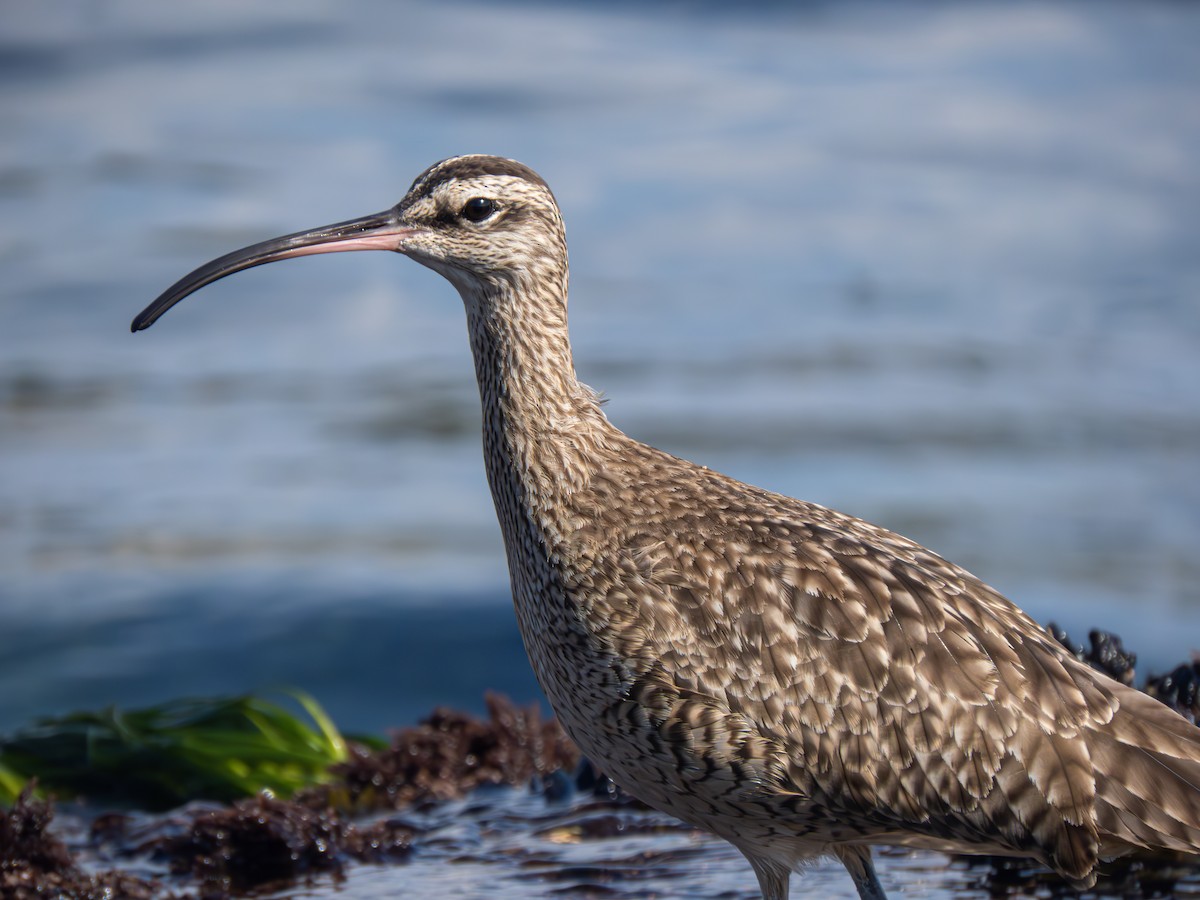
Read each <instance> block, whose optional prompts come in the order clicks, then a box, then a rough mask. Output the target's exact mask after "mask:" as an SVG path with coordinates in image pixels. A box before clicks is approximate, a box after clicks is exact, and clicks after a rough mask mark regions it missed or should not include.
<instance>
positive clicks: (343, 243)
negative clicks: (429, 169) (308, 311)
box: [130, 208, 418, 332]
mask: <svg viewBox="0 0 1200 900" xmlns="http://www.w3.org/2000/svg"><path fill="white" fill-rule="evenodd" d="M417 231H418V229H416V228H413V227H411V226H409V225H405V224H404V223H403V222H402V220H401V218H400V213H399V211H398V210H397V209H395V208H393V209H389V210H387V211H385V212H381V213H376V214H374V215H371V216H363V217H362V218H361V219H350V220H349V221H346V222H338V223H337V224H336V225H326V226H324V227H323V228H314V229H312V230H311V231H298V232H296V233H295V234H287V235H284V236H283V237H277V238H272V239H271V240H269V241H262V242H261V243H258V244H252V245H251V246H249V247H244V248H242V249H241V250H234V251H233V252H232V253H226V254H225V255H224V256H222V257H220V258H219V259H214V260H213V261H212V262H209V263H205V264H204V265H202V266H201V267H200V268H198V269H196V270H195V271H194V272H192V273H190V274H188V275H185V276H184V277H183V278H180V279H179V280H178V281H177V282H175V283H174V284H173V285H171V286H170V287H169V288H167V289H166V290H165V291H163V293H162V294H160V295H159V297H158V299H157V300H155V301H154V302H153V303H151V304H150V305H149V306H147V307H146V308H145V309H144V310H142V311H141V312H140V313H138V315H137V318H135V319H134V320H133V324H132V325H131V326H130V331H135V332H136V331H141V330H143V329H145V328H149V327H150V326H151V325H153V324H154V323H155V322H156V321H158V317H159V316H161V315H162V314H163V313H165V312H166V311H167V310H168V309H170V308H171V307H172V306H174V305H175V304H176V303H178V302H179V301H180V300H182V299H183V298H184V297H186V296H188V295H189V294H192V293H194V292H195V291H198V290H200V288H202V287H204V286H205V285H206V284H212V283H213V282H214V281H216V280H217V279H219V278H224V277H225V276H226V275H232V274H233V273H234V272H240V271H242V270H243V269H250V268H253V267H254V266H261V265H264V264H265V263H270V262H275V261H277V260H280V259H291V258H293V257H296V256H310V255H312V254H314V253H340V252H342V251H345V250H395V251H400V250H402V249H403V247H404V242H405V240H406V239H407V238H408V237H410V236H411V235H413V234H415V233H416V232H417Z"/></svg>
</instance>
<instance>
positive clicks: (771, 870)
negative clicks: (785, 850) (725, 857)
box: [738, 848, 792, 900]
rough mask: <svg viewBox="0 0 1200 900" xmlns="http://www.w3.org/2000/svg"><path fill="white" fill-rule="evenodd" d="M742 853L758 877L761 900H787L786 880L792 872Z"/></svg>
mask: <svg viewBox="0 0 1200 900" xmlns="http://www.w3.org/2000/svg"><path fill="white" fill-rule="evenodd" d="M738 849H741V848H738ZM742 853H743V854H745V856H746V859H748V860H750V865H752V866H753V867H754V874H755V875H757V876H758V889H759V890H760V891H762V895H763V900H787V895H788V880H789V879H790V878H791V875H792V870H791V869H789V868H788V867H787V866H781V865H780V864H779V863H777V862H775V861H774V860H770V859H765V858H763V857H761V856H751V855H750V854H749V853H746V851H745V850H742Z"/></svg>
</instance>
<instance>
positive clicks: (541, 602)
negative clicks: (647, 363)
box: [132, 154, 1200, 900]
mask: <svg viewBox="0 0 1200 900" xmlns="http://www.w3.org/2000/svg"><path fill="white" fill-rule="evenodd" d="M565 234H566V233H565V228H564V224H563V218H562V214H561V212H560V209H559V205H558V203H557V201H556V199H555V197H554V194H553V193H552V192H551V189H550V187H549V186H548V185H547V183H546V181H545V180H543V179H542V177H541V176H539V175H538V174H537V173H536V172H534V171H533V170H532V169H530V168H529V167H527V166H525V165H523V164H522V163H519V162H517V161H515V160H511V159H505V158H502V157H497V156H489V155H482V154H471V155H465V156H456V157H452V158H450V159H446V160H443V161H441V162H439V163H436V164H435V165H433V166H431V167H430V168H428V169H426V170H425V171H424V172H423V173H422V174H421V175H420V176H418V177H417V179H416V180H415V181H414V182H413V184H412V186H411V188H410V189H409V190H408V192H407V193H406V194H405V196H404V198H403V199H402V200H401V201H400V202H399V203H398V204H397V205H396V206H394V207H392V208H390V209H388V210H386V211H384V212H382V213H377V214H374V215H369V216H365V217H362V218H358V219H351V220H348V221H345V222H340V223H337V224H334V225H330V226H325V227H322V228H317V229H313V230H309V231H302V232H297V233H294V234H289V235H286V236H284V237H280V238H275V239H272V240H267V241H263V242H261V243H257V244H254V245H252V246H250V247H246V248H244V249H242V250H237V251H234V252H232V253H229V254H226V255H225V256H222V257H220V258H218V259H215V260H213V261H212V262H210V263H207V264H205V265H203V266H200V267H199V268H197V269H196V270H195V271H193V272H191V273H190V274H188V275H186V276H185V277H183V278H182V279H180V280H179V281H178V282H176V283H175V284H174V285H173V286H172V287H170V288H169V289H168V290H166V291H165V292H164V293H162V294H161V295H160V296H159V297H158V298H157V299H156V300H155V301H154V302H153V303H151V304H150V305H149V306H147V307H146V309H145V310H144V311H143V312H142V313H140V314H139V315H138V316H137V317H136V318H135V319H134V321H133V324H132V330H133V331H135V332H136V331H140V330H142V329H145V328H148V327H149V326H150V325H152V324H153V323H154V322H155V321H156V320H157V319H158V318H159V317H160V316H161V315H162V314H163V313H164V312H166V311H167V310H168V309H170V308H171V307H172V306H174V305H175V304H176V303H178V302H179V301H180V300H182V299H183V298H185V297H187V296H188V295H190V294H192V293H193V292H195V291H197V290H198V289H200V288H202V287H204V286H205V285H207V284H210V283H212V282H214V281H216V280H217V279H220V278H224V277H225V276H227V275H230V274H233V273H234V272H238V271H241V270H243V269H247V268H250V267H252V266H258V265H262V264H264V263H269V262H274V261H277V260H284V259H290V258H292V257H300V256H307V255H311V254H317V253H331V252H339V251H355V250H384V251H394V252H396V253H399V254H402V255H403V256H406V257H409V258H410V259H413V260H415V261H416V262H418V263H420V264H422V265H424V266H426V267H428V268H430V269H432V270H433V271H435V272H438V273H440V274H441V275H442V276H444V277H445V278H446V280H448V281H449V282H450V283H451V284H452V285H453V286H454V287H455V288H456V289H457V291H458V293H459V295H460V297H461V300H462V303H463V306H464V309H465V313H466V322H467V332H468V336H469V341H470V346H471V351H472V356H473V359H474V367H475V375H476V380H477V382H478V387H479V395H480V402H481V406H482V413H483V415H482V426H483V458H484V464H485V468H486V474H487V480H488V484H489V487H490V490H491V494H492V498H493V501H494V505H495V511H496V516H497V519H498V521H499V525H500V530H501V532H502V535H503V540H504V548H505V555H506V559H507V563H508V569H509V576H510V585H511V590H512V599H513V605H514V608H515V612H516V618H517V621H518V624H519V627H520V631H521V635H522V637H523V640H524V644H525V648H526V650H527V653H528V656H529V660H530V663H531V665H532V667H533V670H534V672H535V674H536V675H537V678H538V682H539V684H540V685H541V688H542V690H543V692H544V693H545V695H546V698H547V699H548V700H549V702H550V705H551V707H552V708H553V710H554V713H555V715H556V716H557V717H558V719H559V721H560V723H561V724H562V726H563V728H564V729H565V731H566V733H567V734H568V735H569V736H570V737H571V739H572V740H574V741H575V743H577V744H578V745H579V747H580V748H581V749H582V751H583V752H584V753H585V754H586V755H587V756H588V757H589V758H590V759H591V760H592V761H593V762H594V763H595V764H596V765H597V766H598V767H600V768H601V769H602V770H603V771H604V772H605V773H606V774H607V775H609V776H610V777H611V778H612V779H613V781H615V782H616V783H617V784H618V785H619V786H620V787H621V788H623V789H624V790H626V791H627V792H628V793H630V794H632V795H633V796H635V797H637V798H639V799H641V800H642V801H644V802H645V803H647V804H649V805H650V806H652V807H654V808H656V809H658V810H661V811H663V812H665V813H669V814H671V815H673V816H676V817H678V818H679V819H681V820H683V821H684V822H685V823H688V824H690V825H692V826H694V827H696V828H698V829H702V830H706V831H708V832H711V833H713V834H715V835H717V836H719V837H721V838H723V839H725V840H727V841H728V842H729V843H731V844H732V845H733V846H734V847H736V848H737V850H739V851H740V852H741V853H742V854H743V855H744V856H745V857H746V859H747V861H748V862H749V863H750V866H751V868H752V869H753V871H754V873H755V875H756V876H757V880H758V886H759V889H760V891H761V894H762V896H763V898H764V900H784V898H786V897H787V896H788V891H789V882H790V876H791V875H792V874H793V873H796V872H799V871H801V870H802V869H803V868H804V866H805V864H806V863H808V862H809V861H811V860H813V859H816V858H819V857H829V856H832V857H835V858H837V859H838V860H840V861H841V862H842V863H843V864H844V865H845V867H846V869H847V871H848V872H849V874H850V876H851V878H852V879H853V881H854V886H855V888H856V890H857V892H858V894H859V896H860V897H861V898H863V900H879V898H884V897H885V892H884V889H883V886H882V885H881V883H880V881H879V878H878V876H877V875H876V872H875V868H874V865H873V863H872V855H871V853H872V847H874V846H878V845H893V846H900V847H910V848H926V849H932V850H937V851H947V852H953V853H966V854H972V853H975V854H980V853H982V854H989V855H996V856H1008V857H1020V858H1027V859H1030V860H1033V861H1035V862H1036V863H1039V864H1041V865H1044V866H1046V867H1048V868H1050V869H1052V870H1054V871H1056V872H1058V873H1059V874H1060V875H1061V876H1063V877H1064V878H1065V879H1067V880H1068V881H1069V882H1070V883H1071V884H1073V885H1074V886H1076V887H1077V888H1080V889H1085V888H1087V887H1089V886H1091V885H1093V884H1094V883H1095V880H1096V877H1097V869H1098V866H1100V865H1101V864H1102V862H1103V861H1105V860H1109V859H1112V858H1115V857H1119V856H1123V855H1126V854H1131V853H1141V852H1146V851H1150V852H1160V851H1161V852H1174V853H1180V854H1189V855H1194V854H1197V853H1198V852H1200V729H1197V727H1196V726H1194V725H1193V724H1192V723H1191V722H1189V721H1187V720H1186V719H1184V718H1183V717H1182V716H1180V715H1178V714H1177V713H1175V712H1173V711H1171V710H1169V709H1168V708H1167V707H1166V706H1164V705H1162V704H1161V703H1159V702H1158V701H1156V700H1154V699H1152V698H1150V697H1148V696H1147V695H1145V694H1143V693H1141V692H1139V691H1136V690H1134V689H1133V688H1130V687H1127V686H1126V685H1124V684H1120V683H1118V682H1117V681H1115V680H1113V679H1111V678H1109V677H1107V676H1105V675H1103V674H1101V673H1099V672H1097V671H1095V670H1093V669H1091V668H1090V667H1088V666H1086V665H1085V664H1084V663H1082V662H1080V661H1078V660H1077V659H1075V658H1074V657H1072V656H1071V655H1070V654H1069V653H1067V652H1066V651H1065V649H1064V648H1063V647H1062V646H1061V645H1060V644H1059V643H1058V642H1057V641H1056V640H1054V639H1053V637H1052V636H1051V635H1050V634H1049V633H1048V632H1047V631H1046V630H1045V629H1044V628H1043V627H1042V626H1040V625H1039V624H1038V623H1037V622H1036V621H1034V620H1033V619H1032V618H1030V617H1029V616H1028V615H1027V614H1026V613H1024V612H1023V611H1022V610H1020V609H1019V608H1018V607H1017V606H1016V605H1015V604H1013V603H1012V602H1011V601H1009V600H1008V599H1006V598H1005V597H1004V596H1002V595H1001V594H1000V593H998V592H997V591H996V590H994V589H993V588H991V587H989V586H988V585H986V584H985V583H983V582H982V581H981V580H980V579H978V578H977V577H975V576H974V575H972V574H970V573H969V572H967V571H966V570H964V569H962V568H960V567H958V566H956V565H954V564H953V563H951V562H949V561H947V560H946V559H944V558H942V557H941V556H939V555H937V554H936V553H934V552H933V551H931V550H928V549H926V548H925V547H923V546H921V545H920V544H918V543H916V542H915V541H912V540H909V539H908V538H905V537H903V536H901V535H899V534H896V533H894V532H892V531H890V530H888V529H886V528H883V527H880V526H877V525H873V524H870V523H868V522H866V521H863V520H862V519H858V518H855V517H853V516H850V515H847V514H845V513H841V512H838V511H836V510H833V509H830V508H827V507H824V506H820V505H817V504H815V503H810V502H805V501H802V500H796V499H793V498H791V497H787V496H784V495H782V494H778V493H774V492H771V491H769V490H765V489H762V488H758V487H754V486H751V485H748V484H744V483H742V482H739V481H737V480H734V479H733V478H730V477H727V476H725V475H722V474H720V473H718V472H715V471H713V470H711V469H709V468H707V467H704V466H702V465H697V464H695V463H692V462H688V461H686V460H683V459H680V458H678V457H676V456H673V455H671V454H669V453H667V452H664V451H662V450H659V449H656V448H654V447H651V446H649V445H647V444H644V443H641V442H639V441H637V440H635V439H634V438H632V437H629V436H627V435H626V434H624V433H623V432H622V431H620V430H619V429H618V428H617V427H616V426H615V425H613V424H612V423H611V422H610V421H609V419H608V416H607V414H606V412H605V410H604V409H603V408H602V402H601V399H600V395H599V394H598V393H597V392H596V391H594V390H593V389H592V388H590V387H588V386H587V385H585V384H583V383H582V382H581V381H580V380H579V379H578V377H577V375H576V372H575V366H574V362H573V357H572V350H571V343H570V340H569V335H568V329H567V288H568V266H567V242H566V236H565Z"/></svg>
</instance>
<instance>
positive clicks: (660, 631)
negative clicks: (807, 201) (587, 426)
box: [514, 436, 1200, 882]
mask: <svg viewBox="0 0 1200 900" xmlns="http://www.w3.org/2000/svg"><path fill="white" fill-rule="evenodd" d="M602 456H603V458H602V459H597V461H596V465H595V466H594V467H593V471H594V474H593V476H592V477H591V478H590V480H589V481H588V483H587V485H586V487H585V488H584V489H582V490H579V491H576V492H574V493H573V494H572V495H571V496H570V498H569V500H564V501H563V502H562V503H561V504H560V508H559V509H558V510H557V511H556V512H555V519H556V523H557V524H556V525H555V527H554V528H553V529H551V539H550V540H549V541H548V542H547V545H546V551H547V564H546V565H547V568H546V572H547V573H550V574H549V575H548V577H547V578H545V579H543V580H542V583H541V585H540V588H534V587H533V586H530V585H526V587H525V588H524V589H523V590H524V593H525V594H526V595H527V596H526V600H525V603H528V602H529V601H532V602H534V603H536V604H539V605H540V609H539V612H538V615H540V616H542V617H543V620H542V621H541V622H540V624H538V625H537V626H530V627H526V628H524V630H525V632H526V641H527V644H529V649H530V656H531V659H532V660H533V662H534V666H535V669H536V670H537V671H538V674H539V677H540V678H541V679H542V682H543V686H544V687H545V689H546V691H547V693H548V695H549V696H550V698H551V701H552V703H553V704H554V706H555V709H556V712H557V713H558V714H559V716H560V717H561V718H562V720H563V721H564V724H565V725H566V727H567V729H568V731H569V732H570V733H571V735H572V737H574V738H575V739H576V740H577V741H578V742H579V743H580V744H581V745H582V746H583V747H584V749H585V751H586V752H588V753H589V754H590V755H593V756H594V757H596V758H598V759H602V760H605V761H607V763H608V767H609V768H610V769H613V771H612V772H611V774H613V775H614V777H615V778H616V780H617V781H618V783H620V784H622V785H623V786H625V787H627V788H628V789H629V790H631V791H632V792H633V793H634V794H638V795H640V796H642V797H643V799H645V800H646V801H647V802H649V803H651V804H652V805H654V806H657V807H659V808H662V809H665V810H667V811H670V812H673V813H674V814H676V815H678V816H680V817H681V818H683V819H685V820H688V821H691V822H693V823H696V824H699V825H703V827H705V828H708V829H711V830H714V831H716V832H717V833H718V834H721V835H722V836H724V837H726V838H727V839H729V840H730V841H732V842H733V843H735V844H737V845H739V846H742V847H743V849H746V848H747V845H751V847H750V848H751V849H752V853H756V854H759V855H767V856H770V857H774V858H777V859H780V860H781V861H783V862H784V863H785V864H789V865H790V864H791V863H792V862H795V861H796V860H797V859H799V858H802V857H804V856H808V855H812V854H814V853H819V852H826V851H827V850H828V849H830V847H831V846H833V845H837V844H839V843H849V844H854V843H893V844H909V845H915V846H926V847H934V848H942V849H951V850H955V849H958V850H963V851H965V852H990V853H996V854H1014V855H1026V856H1034V857H1036V858H1039V859H1041V860H1042V861H1043V862H1045V863H1046V864H1048V865H1050V866H1052V867H1053V868H1055V869H1057V870H1059V871H1060V872H1062V873H1063V874H1064V875H1066V876H1068V877H1070V878H1072V879H1074V880H1076V881H1080V882H1087V881H1088V880H1089V879H1090V878H1092V877H1094V876H1093V869H1094V867H1095V864H1096V861H1097V859H1098V857H1101V856H1107V855H1115V854H1119V853H1122V852H1125V851H1127V850H1129V849H1131V848H1134V847H1144V848H1151V849H1170V850H1180V851H1190V852H1195V850H1194V848H1196V847H1198V846H1200V730H1197V729H1196V728H1195V727H1194V726H1192V725H1191V724H1190V723H1188V722H1187V721H1185V720H1184V719H1183V718H1182V717H1180V716H1178V715H1176V714H1175V713H1173V712H1171V711H1170V710H1168V709H1167V708H1166V707H1164V706H1162V705H1161V704H1159V703H1158V702H1157V701H1155V700H1152V699H1151V698H1149V697H1146V696H1145V695H1143V694H1140V693H1138V692H1137V691H1134V690H1132V689H1130V688H1127V687H1125V686H1123V685H1121V684H1119V683H1117V682H1116V681H1113V680H1112V679H1109V678H1107V677H1105V676H1103V675H1101V674H1100V673H1098V672H1096V671H1094V670H1092V669H1090V668H1089V667H1087V666H1085V665H1083V664H1082V663H1080V662H1078V661H1077V660H1075V659H1073V658H1072V657H1070V656H1069V655H1068V654H1067V653H1066V652H1065V651H1064V650H1063V648H1062V647H1061V646H1060V645H1059V644H1058V643H1057V642H1056V641H1054V640H1053V639H1052V638H1051V636H1050V635H1048V634H1047V633H1046V632H1045V631H1044V630H1043V629H1042V628H1041V627H1040V626H1038V625H1037V624H1036V623H1035V622H1034V621H1033V620H1031V619H1030V618H1029V617H1028V616H1026V615H1025V614H1024V613H1023V612H1021V611H1020V610H1019V609H1018V608H1017V607H1015V606H1014V605H1013V604H1012V603H1010V602H1009V601H1008V600H1006V599H1005V598H1004V597H1002V596H1001V595H1000V594H998V593H997V592H996V591H994V590H992V589H991V588H989V587H988V586H987V585H985V584H983V583H982V582H980V581H979V580H978V579H977V578H975V577H974V576H972V575H970V574H969V573H968V572H966V571H964V570H963V569H961V568H959V567H957V566H954V565H953V564H951V563H949V562H947V561H946V560H944V559H942V558H941V557H939V556H937V555H936V554H934V553H932V552H930V551H928V550H926V549H924V548H923V547H921V546H920V545H918V544H916V543H914V542H912V541H910V540H907V539H906V538H903V537H901V536H899V535H896V534H894V533H892V532H889V531H887V530H885V529H881V528H878V527H875V526H873V525H870V524H868V523H866V522H863V521H861V520H858V519H855V518H853V517H850V516H846V515H844V514H841V513H837V512H835V511H832V510H829V509H826V508H824V507H821V506H817V505H815V504H810V503H805V502H802V501H797V500H793V499H791V498H788V497H784V496H781V495H777V494H772V493H769V492H767V491H763V490H760V489H757V488H753V487H750V486H748V485H745V484H741V483H739V482H737V481H734V480H732V479H729V478H726V477H724V476H722V475H719V474H716V473H713V472H711V471H709V470H708V469H704V468H702V467H699V466H695V465H693V464H691V463H687V462H685V461H682V460H678V459H676V458H674V457H671V456H669V455H667V454H665V453H661V452H660V451H657V450H654V449H653V448H649V447H646V446H644V445H641V444H638V443H636V442H633V441H631V440H629V439H628V438H624V436H620V439H617V440H616V443H615V445H611V446H609V447H608V449H607V451H606V452H605V453H603V454H602ZM556 542H557V545H556ZM520 581H522V579H521V578H519V577H514V584H517V583H518V582H520ZM539 589H540V591H541V592H542V594H543V595H546V594H553V595H555V597H554V598H553V599H550V598H548V597H547V596H536V595H537V594H538V590H539ZM521 593H522V588H521V587H520V585H518V613H519V614H520V615H521V616H522V621H523V625H529V624H530V623H528V622H527V621H526V620H527V618H528V615H529V614H528V612H523V611H522V609H521V607H522V606H523V605H525V603H523V601H522V599H521ZM551 610H557V611H558V612H557V613H550V612H549V611H551ZM547 615H550V616H551V617H552V618H558V617H559V616H561V617H562V618H563V621H562V622H560V623H559V625H558V626H554V627H551V626H550V625H549V624H548V621H547V620H546V619H545V617H546V616H547ZM556 628H557V629H558V630H556ZM531 632H532V633H531ZM585 658H586V659H585ZM584 670H589V671H590V672H591V676H592V680H591V681H590V682H589V683H588V684H587V685H585V684H584V680H586V679H584V680H581V674H580V673H581V672H583V671H584ZM589 692H590V693H589ZM585 694H589V696H590V698H591V700H590V702H584V700H583V695H585Z"/></svg>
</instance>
